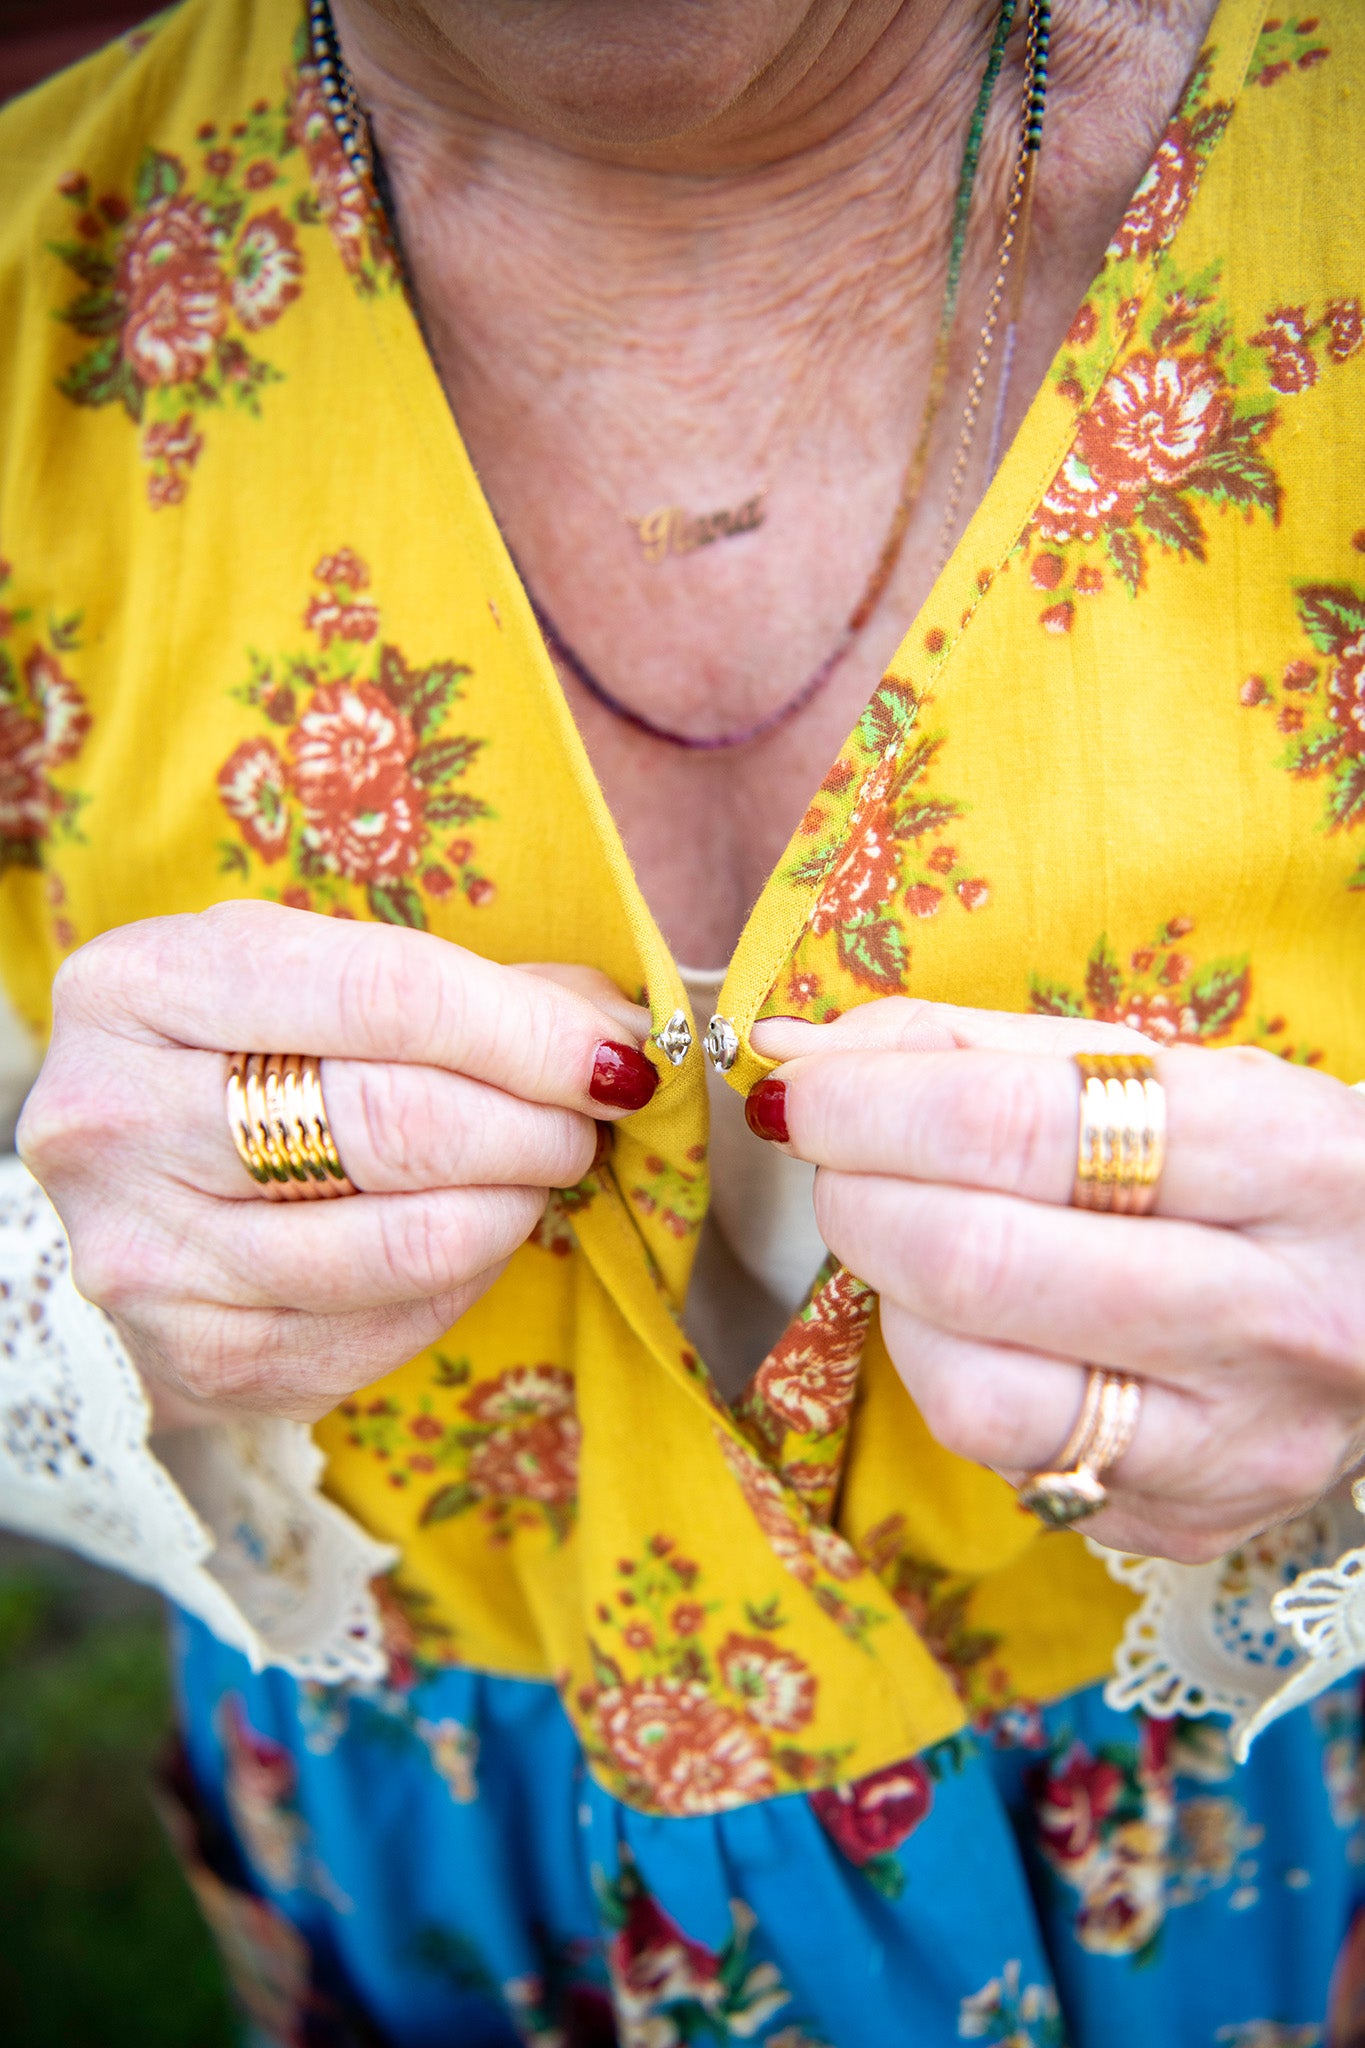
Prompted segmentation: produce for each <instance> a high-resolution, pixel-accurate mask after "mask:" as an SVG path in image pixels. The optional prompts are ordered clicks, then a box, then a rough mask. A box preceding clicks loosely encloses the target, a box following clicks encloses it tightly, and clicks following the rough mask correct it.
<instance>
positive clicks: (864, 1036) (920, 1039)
mask: <svg viewBox="0 0 1365 2048" xmlns="http://www.w3.org/2000/svg"><path fill="white" fill-rule="evenodd" d="M749 1042H750V1044H751V1045H752V1046H753V1049H754V1051H755V1052H756V1053H758V1054H759V1056H760V1057H761V1058H763V1059H768V1060H796V1059H809V1058H811V1057H812V1056H814V1055H815V1054H824V1053H831V1052H857V1051H880V1052H955V1051H963V1050H968V1049H977V1050H987V1049H988V1050H991V1051H995V1052H1025V1053H1027V1052H1033V1053H1051V1054H1053V1055H1057V1054H1060V1055H1062V1056H1063V1057H1069V1056H1070V1055H1071V1054H1073V1053H1078V1052H1143V1053H1151V1052H1153V1051H1155V1049H1156V1048H1155V1046H1154V1045H1153V1042H1152V1041H1151V1039H1149V1038H1144V1037H1143V1035H1142V1033H1141V1032H1140V1031H1134V1030H1131V1029H1130V1027H1129V1026H1128V1025H1126V1024H1101V1023H1097V1022H1095V1021H1093V1020H1092V1019H1090V1018H1088V1017H1052V1016H1042V1017H1031V1016H1029V1017H1026V1016H1019V1015H1017V1014H1016V1013H1015V1012H1014V1011H1012V1010H972V1009H963V1008H959V1007H958V1005H956V1004H955V1003H929V1002H924V1001H922V1000H920V999H919V998H917V997H914V996H884V997H882V998H881V999H880V1000H878V1001H877V1002H873V1003H859V1004H858V1006H857V1007H856V1008H855V1009H852V1010H846V1011H845V1012H844V1014H843V1016H842V1017H838V1018H836V1019H835V1021H834V1022H833V1023H832V1024H810V1023H807V1022H806V1020H805V1019H804V1018H801V1017H765V1018H763V1019H762V1020H761V1022H759V1023H757V1024H755V1026H754V1028H753V1030H752V1031H751V1032H750V1034H749Z"/></svg>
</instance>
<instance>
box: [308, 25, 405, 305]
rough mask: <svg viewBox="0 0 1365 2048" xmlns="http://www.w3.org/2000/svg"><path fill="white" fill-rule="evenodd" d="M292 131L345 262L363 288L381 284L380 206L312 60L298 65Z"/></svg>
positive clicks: (385, 263)
mask: <svg viewBox="0 0 1365 2048" xmlns="http://www.w3.org/2000/svg"><path fill="white" fill-rule="evenodd" d="M289 134H290V138H291V140H292V141H294V142H296V143H298V144H299V146H300V147H301V148H302V150H303V153H304V156H305V158H306V159H307V162H308V174H309V177H310V178H311V179H312V184H313V196H314V200H315V203H316V206H317V213H318V218H319V219H320V220H322V221H323V222H324V223H325V225H326V226H327V228H328V229H329V231H330V233H331V236H332V239H333V241H334V242H335V243H336V246H337V250H338V252H339V254H340V256H341V260H342V262H343V263H344V264H345V266H346V268H347V270H348V271H349V272H350V274H351V277H352V279H353V281H354V282H355V283H356V284H357V285H359V286H360V287H361V289H362V290H365V291H371V292H372V291H375V290H377V289H378V285H379V282H380V280H381V276H382V273H383V272H384V271H385V270H386V269H388V267H389V255H388V250H387V247H386V244H385V241H384V237H383V231H382V227H381V225H380V218H379V214H378V210H377V208H376V207H375V206H374V205H373V203H372V201H371V198H370V194H369V191H368V190H367V188H366V186H365V185H364V184H363V183H362V182H361V180H360V178H358V177H357V175H356V173H355V171H354V170H353V169H352V168H351V161H350V158H349V157H348V156H347V154H346V152H345V150H344V149H343V148H342V146H341V140H340V138H339V136H338V135H337V132H336V125H335V123H334V122H333V120H332V117H331V115H330V113H329V112H328V111H327V102H326V99H325V98H324V97H323V91H322V81H321V79H320V78H319V77H318V73H317V69H316V67H315V66H314V65H312V64H301V65H300V66H299V71H298V77H297V80H296V83H295V87H294V98H293V105H292V108H291V110H290V116H289Z"/></svg>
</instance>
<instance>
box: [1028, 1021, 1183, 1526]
mask: <svg viewBox="0 0 1365 2048" xmlns="http://www.w3.org/2000/svg"><path fill="white" fill-rule="evenodd" d="M1076 1065H1077V1067H1079V1069H1080V1074H1081V1118H1080V1127H1079V1129H1078V1131H1077V1134H1076V1177H1075V1181H1074V1182H1073V1185H1072V1189H1071V1202H1072V1206H1073V1208H1077V1209H1106V1210H1109V1211H1111V1212H1113V1213H1115V1214H1119V1215H1126V1216H1146V1215H1148V1214H1149V1213H1150V1212H1151V1210H1152V1209H1153V1207H1154V1206H1155V1204H1156V1197H1157V1189H1158V1187H1159V1186H1160V1184H1161V1169H1162V1167H1163V1165H1164V1164H1165V1160H1166V1091H1165V1089H1164V1088H1163V1087H1162V1085H1161V1083H1160V1081H1158V1079H1157V1077H1156V1067H1155V1065H1154V1063H1153V1062H1152V1061H1151V1060H1150V1059H1148V1058H1146V1057H1145V1056H1144V1055H1143V1054H1141V1053H1079V1054H1077V1055H1076ZM1141 1407H1142V1383H1141V1381H1139V1380H1134V1379H1129V1378H1128V1376H1127V1375H1126V1374H1124V1373H1114V1372H1105V1371H1103V1370H1102V1369H1101V1368H1100V1367H1099V1366H1095V1365H1092V1366H1088V1367H1087V1368H1086V1379H1085V1394H1084V1396H1083V1398H1082V1401H1081V1412H1080V1414H1079V1415H1078V1416H1077V1418H1076V1426H1075V1428H1074V1429H1073V1430H1072V1432H1071V1434H1070V1436H1069V1437H1068V1438H1067V1440H1066V1442H1065V1444H1064V1445H1063V1446H1062V1448H1061V1450H1060V1451H1059V1452H1058V1454H1057V1457H1056V1459H1055V1460H1054V1462H1053V1464H1052V1465H1051V1467H1050V1468H1049V1469H1048V1470H1047V1471H1046V1472H1035V1473H1033V1474H1032V1475H1031V1476H1030V1477H1029V1478H1028V1479H1026V1480H1025V1481H1024V1483H1023V1485H1022V1486H1021V1487H1020V1488H1019V1501H1020V1505H1021V1506H1022V1507H1026V1508H1027V1509H1028V1510H1029V1511H1030V1513H1032V1514H1035V1515H1037V1517H1038V1519H1039V1521H1040V1522H1043V1523H1045V1524H1046V1525H1047V1527H1048V1528H1049V1529H1067V1528H1069V1527H1070V1526H1071V1524H1072V1523H1073V1522H1081V1521H1084V1520H1085V1518H1086V1517H1087V1516H1088V1515H1097V1514H1098V1513H1099V1511H1100V1509H1101V1508H1102V1507H1104V1506H1105V1505H1106V1503H1107V1502H1108V1499H1109V1494H1108V1491H1107V1489H1106V1487H1105V1484H1104V1475H1105V1473H1106V1472H1107V1471H1108V1470H1109V1468H1110V1466H1111V1465H1116V1464H1117V1463H1118V1461H1119V1459H1120V1458H1121V1457H1122V1456H1123V1454H1124V1452H1125V1451H1126V1450H1127V1449H1128V1446H1129V1445H1130V1444H1131V1442H1132V1441H1133V1436H1134V1433H1135V1431H1136V1429H1137V1425H1138V1415H1139V1412H1140V1410H1141Z"/></svg>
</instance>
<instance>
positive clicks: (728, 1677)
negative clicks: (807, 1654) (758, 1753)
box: [716, 1635, 815, 1733]
mask: <svg viewBox="0 0 1365 2048" xmlns="http://www.w3.org/2000/svg"><path fill="white" fill-rule="evenodd" d="M716 1663H717V1666H718V1667H719V1670H720V1675H721V1677H722V1678H723V1679H724V1681H725V1683H726V1685H728V1686H729V1688H730V1690H731V1692H734V1693H738V1694H739V1695H740V1696H741V1698H743V1699H745V1700H746V1701H747V1702H748V1710H749V1713H750V1715H751V1717H752V1718H753V1719H754V1720H755V1721H757V1722H759V1723H760V1725H761V1726H763V1727H765V1728H778V1729H781V1730H782V1731H784V1732H786V1733H793V1732H795V1730H796V1729H798V1728H804V1727H805V1725H806V1723H807V1721H809V1720H810V1718H811V1715H812V1714H813V1713H814V1712H815V1675H814V1673H813V1672H812V1671H811V1670H810V1669H809V1667H808V1666H807V1665H805V1664H803V1663H802V1661H801V1659H800V1658H799V1657H796V1656H793V1654H792V1652H791V1651H790V1650H784V1649H782V1648H780V1647H779V1646H778V1645H777V1644H774V1643H772V1642H769V1641H768V1639H767V1638H766V1637H764V1636H740V1635H729V1636H727V1637H726V1638H725V1641H724V1642H723V1643H722V1644H721V1646H720V1648H719V1650H718V1651H717V1652H716Z"/></svg>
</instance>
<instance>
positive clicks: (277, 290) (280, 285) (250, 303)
mask: <svg viewBox="0 0 1365 2048" xmlns="http://www.w3.org/2000/svg"><path fill="white" fill-rule="evenodd" d="M302 276H303V257H302V255H301V253H300V251H299V241H298V236H297V235H296V234H295V232H294V229H293V227H292V226H291V225H290V223H289V222H288V221H287V220H286V219H285V217H284V215H283V214H282V213H281V212H280V211H279V209H278V208H277V207H273V206H272V207H271V208H270V209H269V211H268V212H266V213H258V214H257V215H256V216H255V217H254V218H253V219H252V220H250V221H248V223H247V225H246V227H245V228H244V229H243V230H242V234H241V237H240V239H239V241H238V243H237V247H236V249H235V251H234V252H233V263H232V282H231V294H232V307H233V311H234V312H235V313H236V315H237V318H238V320H239V321H240V322H241V324H242V326H243V327H244V328H245V329H246V331H247V333H248V334H255V333H257V332H259V330H260V329H261V328H262V327H269V326H271V325H272V324H273V323H274V322H275V321H276V320H278V319H279V317H280V315H281V313H283V311H284V309H285V307H286V306H289V305H292V304H293V302H294V300H295V299H296V298H298V296H299V294H300V293H301V292H302V290H303V285H302V283H301V282H300V280H301V279H302Z"/></svg>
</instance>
